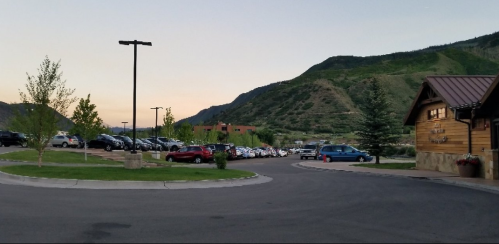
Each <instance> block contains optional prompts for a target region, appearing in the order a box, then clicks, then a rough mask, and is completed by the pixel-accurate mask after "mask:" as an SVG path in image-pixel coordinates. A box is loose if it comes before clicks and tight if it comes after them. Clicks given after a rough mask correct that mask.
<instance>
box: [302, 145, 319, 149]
mask: <svg viewBox="0 0 499 244" xmlns="http://www.w3.org/2000/svg"><path fill="white" fill-rule="evenodd" d="M316 148H317V146H316V145H305V146H304V147H303V149H316Z"/></svg>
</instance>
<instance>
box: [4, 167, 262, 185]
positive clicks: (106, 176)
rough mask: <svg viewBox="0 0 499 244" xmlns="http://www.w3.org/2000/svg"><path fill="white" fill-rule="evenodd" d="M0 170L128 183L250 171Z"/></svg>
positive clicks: (219, 176) (244, 174)
mask: <svg viewBox="0 0 499 244" xmlns="http://www.w3.org/2000/svg"><path fill="white" fill-rule="evenodd" d="M0 171H3V172H5V173H9V174H15V175H23V176H31V177H43V178H58V179H80V180H108V181H113V180H129V181H173V180H189V181H198V180H215V179H231V178H242V177H250V176H253V175H255V173H253V172H248V171H242V170H234V169H225V170H219V169H216V168H211V169H207V168H186V167H178V168H177V167H175V168H172V167H164V168H142V169H134V170H132V169H125V168H116V167H62V166H61V167H60V166H42V167H41V168H39V167H38V166H35V165H15V166H3V167H0Z"/></svg>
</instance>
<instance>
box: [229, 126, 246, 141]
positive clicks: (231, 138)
mask: <svg viewBox="0 0 499 244" xmlns="http://www.w3.org/2000/svg"><path fill="white" fill-rule="evenodd" d="M228 136H229V138H228V139H227V141H228V142H230V143H232V144H234V145H235V146H241V145H242V142H243V141H242V138H241V134H239V132H236V131H234V127H232V131H231V132H229V134H228Z"/></svg>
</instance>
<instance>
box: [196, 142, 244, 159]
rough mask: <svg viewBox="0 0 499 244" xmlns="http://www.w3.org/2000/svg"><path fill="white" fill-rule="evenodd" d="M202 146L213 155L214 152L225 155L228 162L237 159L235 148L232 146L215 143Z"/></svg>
mask: <svg viewBox="0 0 499 244" xmlns="http://www.w3.org/2000/svg"><path fill="white" fill-rule="evenodd" d="M204 146H205V147H207V148H210V149H211V151H212V152H213V153H216V152H224V153H227V159H229V160H232V159H237V152H236V147H234V146H233V145H230V144H222V143H215V144H206V145H204Z"/></svg>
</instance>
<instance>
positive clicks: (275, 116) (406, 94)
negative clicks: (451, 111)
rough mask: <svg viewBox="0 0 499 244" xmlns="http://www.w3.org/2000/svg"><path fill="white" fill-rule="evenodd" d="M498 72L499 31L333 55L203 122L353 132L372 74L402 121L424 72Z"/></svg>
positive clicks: (452, 73) (487, 73) (294, 129)
mask: <svg viewBox="0 0 499 244" xmlns="http://www.w3.org/2000/svg"><path fill="white" fill-rule="evenodd" d="M498 73H499V33H494V34H491V35H486V36H482V37H478V38H474V39H471V40H467V41H460V42H456V43H453V44H448V45H442V46H433V47H429V48H426V49H423V50H417V51H411V52H403V53H394V54H388V55H381V56H370V57H354V56H337V57H331V58H328V59H327V60H325V61H324V62H322V63H319V64H317V65H314V66H312V67H311V68H310V69H308V70H307V71H305V72H304V73H303V74H302V75H300V76H298V77H296V78H294V79H292V80H289V81H285V82H281V83H278V85H275V86H273V87H269V89H268V90H266V91H264V92H262V93H261V94H259V95H257V96H255V97H253V98H252V99H249V100H248V101H246V102H243V103H239V104H230V105H229V106H228V108H227V109H225V110H224V111H223V112H220V113H218V114H216V115H214V116H213V117H211V118H210V119H208V120H205V124H215V123H216V122H217V121H224V122H226V123H232V124H244V125H256V126H259V127H267V128H271V129H274V130H276V131H277V132H289V131H301V132H309V133H310V132H313V133H347V132H351V131H354V130H355V124H356V123H355V121H356V119H357V116H358V115H359V112H360V110H359V105H361V104H362V103H363V102H364V99H363V92H364V87H365V86H364V85H365V82H366V80H367V79H368V78H369V77H376V78H377V79H379V80H380V81H382V82H383V83H384V84H385V85H386V88H387V89H388V93H389V95H390V98H391V100H392V101H393V105H394V107H393V109H394V116H396V118H397V119H398V120H399V121H400V123H401V124H402V119H403V117H404V115H405V114H406V113H407V111H408V109H409V106H410V104H411V102H412V101H413V99H414V97H415V95H416V93H417V90H418V89H419V86H420V84H421V82H422V81H423V79H424V77H425V76H428V75H497V74H498Z"/></svg>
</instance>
